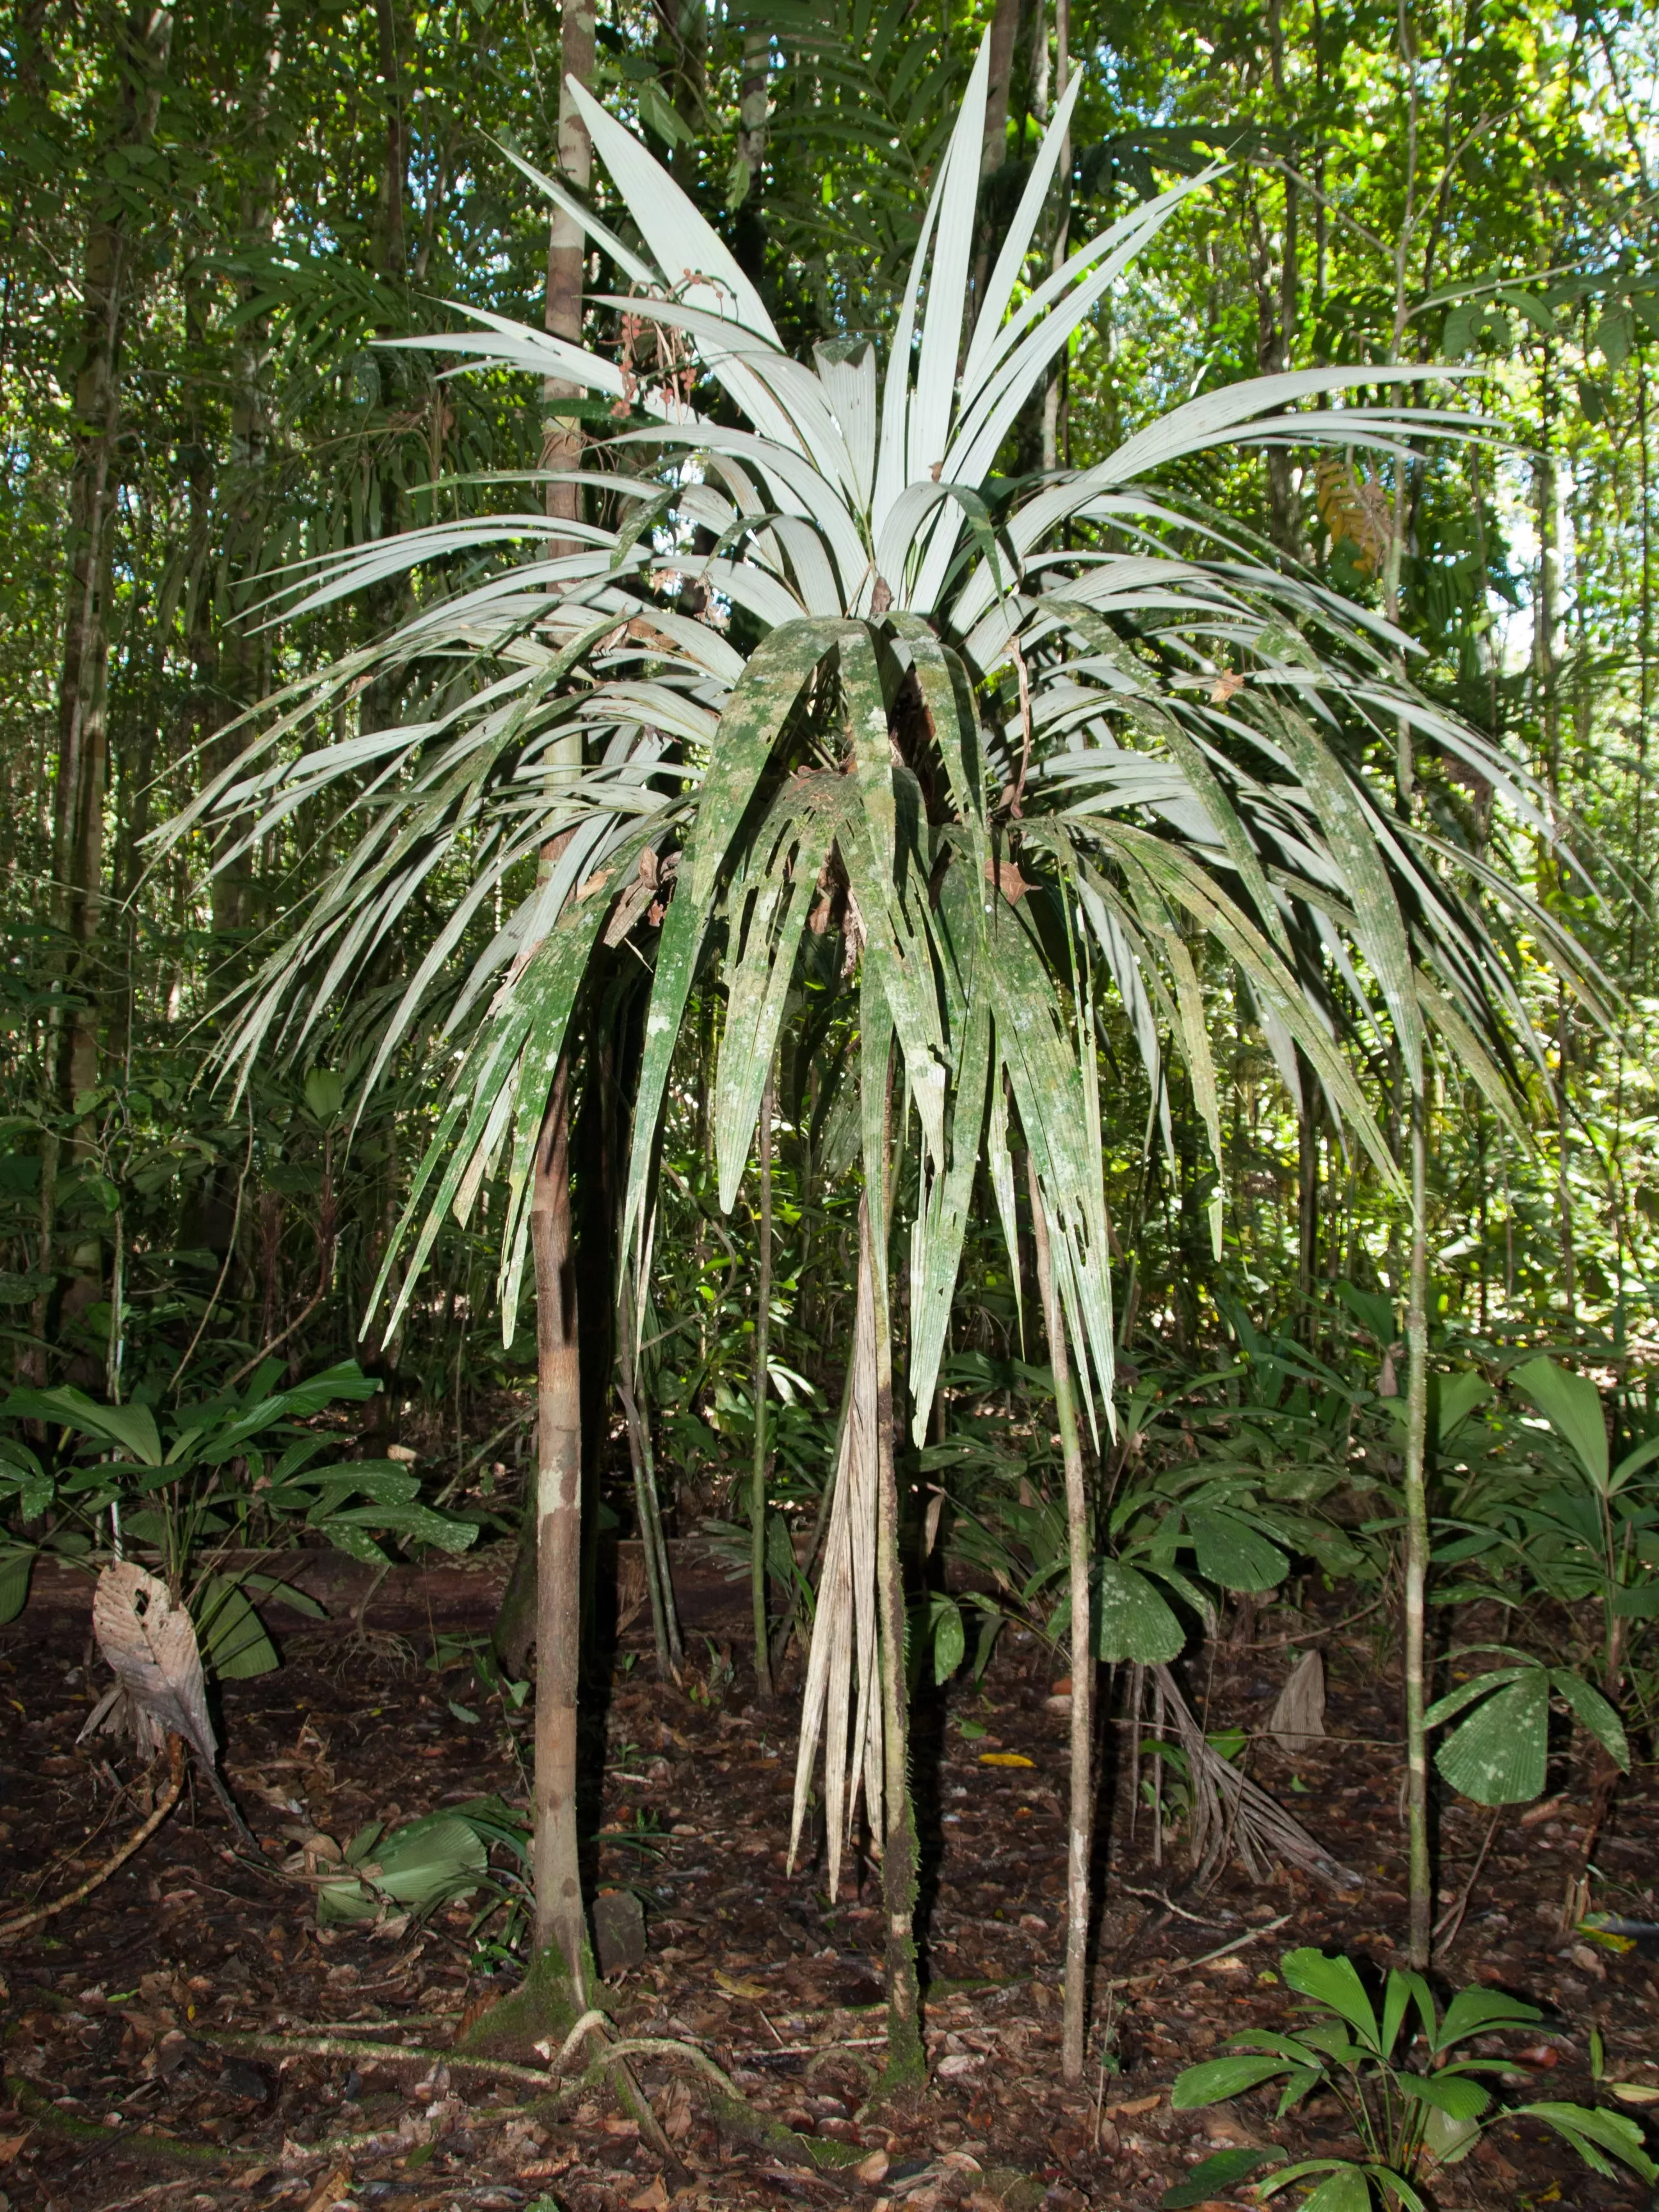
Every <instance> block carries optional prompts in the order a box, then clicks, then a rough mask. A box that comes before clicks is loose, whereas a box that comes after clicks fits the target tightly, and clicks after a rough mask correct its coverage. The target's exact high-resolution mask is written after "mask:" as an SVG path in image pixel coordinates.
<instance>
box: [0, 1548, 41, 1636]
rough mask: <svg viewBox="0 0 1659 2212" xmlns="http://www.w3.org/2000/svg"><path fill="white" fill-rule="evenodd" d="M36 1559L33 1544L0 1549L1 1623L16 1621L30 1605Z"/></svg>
mask: <svg viewBox="0 0 1659 2212" xmlns="http://www.w3.org/2000/svg"><path fill="white" fill-rule="evenodd" d="M35 1557H36V1554H35V1549H34V1547H33V1544H8V1545H5V1546H3V1547H0V1623H3V1622H5V1621H8V1620H16V1618H17V1616H18V1614H19V1613H21V1611H22V1610H23V1607H25V1606H26V1605H27V1603H28V1601H29V1577H30V1576H31V1575H32V1574H33V1571H34V1561H35Z"/></svg>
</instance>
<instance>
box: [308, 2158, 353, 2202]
mask: <svg viewBox="0 0 1659 2212" xmlns="http://www.w3.org/2000/svg"><path fill="white" fill-rule="evenodd" d="M350 2187H351V2168H350V2167H349V2166H335V2167H334V2168H333V2169H332V2171H331V2172H328V2173H325V2175H324V2176H323V2179H321V2180H320V2181H319V2183H318V2185H317V2186H316V2187H315V2189H313V2191H312V2192H311V2194H310V2196H309V2197H307V2199H306V2207H305V2212H329V2207H330V2206H331V2205H334V2204H337V2203H340V2202H341V2201H342V2200H343V2198H344V2197H345V2196H346V2194H347V2192H348V2191H349V2189H350Z"/></svg>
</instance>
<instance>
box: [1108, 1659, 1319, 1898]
mask: <svg viewBox="0 0 1659 2212" xmlns="http://www.w3.org/2000/svg"><path fill="white" fill-rule="evenodd" d="M1147 1671H1148V1673H1149V1674H1150V1675H1151V1677H1152V1680H1154V1681H1155V1682H1156V1683H1157V1685H1158V1689H1159V1691H1160V1692H1161V1693H1162V1695H1163V1699H1164V1716H1165V1718H1166V1721H1167V1723H1168V1724H1169V1725H1170V1726H1171V1727H1172V1728H1173V1729H1174V1730H1175V1735H1176V1741H1177V1742H1178V1743H1179V1744H1180V1747H1181V1750H1182V1756H1183V1757H1184V1758H1185V1759H1186V1762H1187V1773H1188V1791H1189V1796H1190V1809H1189V1811H1188V1829H1189V1835H1188V1843H1189V1846H1190V1849H1191V1851H1192V1858H1193V1865H1194V1868H1195V1869H1196V1873H1195V1874H1194V1887H1196V1888H1199V1889H1204V1888H1207V1887H1208V1886H1209V1885H1210V1883H1211V1882H1212V1881H1214V1880H1215V1878H1216V1876H1217V1875H1218V1874H1219V1873H1220V1872H1221V1870H1222V1869H1223V1868H1224V1867H1225V1865H1226V1863H1227V1862H1228V1861H1229V1859H1233V1858H1236V1859H1237V1861H1238V1863H1239V1864H1240V1865H1241V1866H1242V1867H1243V1869H1244V1870H1245V1872H1246V1873H1247V1874H1248V1875H1249V1876H1250V1877H1251V1879H1252V1880H1253V1881H1266V1880H1267V1877H1268V1875H1271V1874H1272V1873H1273V1870H1274V1869H1275V1868H1276V1867H1281V1866H1291V1867H1295V1868H1296V1869H1297V1871H1298V1872H1299V1873H1302V1874H1307V1875H1312V1876H1313V1877H1314V1879H1315V1880H1316V1881H1322V1882H1323V1883H1324V1884H1325V1885H1326V1886H1327V1887H1328V1888H1331V1889H1334V1890H1339V1891H1340V1890H1348V1889H1357V1888H1358V1887H1359V1876H1358V1875H1357V1874H1355V1873H1354V1872H1353V1871H1352V1869H1351V1868H1348V1867H1345V1866H1344V1865H1342V1864H1341V1863H1340V1861H1339V1860H1337V1859H1334V1858H1333V1857H1331V1855H1330V1853H1329V1852H1328V1850H1325V1848H1324V1846H1323V1845H1322V1844H1319V1843H1316V1841H1315V1839H1314V1838H1313V1837H1312V1836H1310V1834H1309V1833H1308V1831H1307V1830H1306V1829H1305V1828H1304V1826H1303V1825H1302V1823H1301V1822H1300V1821H1299V1820H1297V1819H1296V1818H1295V1817H1294V1816H1293V1815H1292V1814H1289V1813H1287V1812H1286V1811H1285V1808H1284V1807H1283V1806H1282V1805H1280V1804H1279V1802H1277V1800H1276V1799H1274V1798H1273V1797H1270V1796H1268V1795H1267V1791H1266V1790H1264V1789H1262V1788H1261V1784H1259V1783H1255V1782H1252V1781H1251V1779H1250V1778H1249V1775H1248V1774H1245V1773H1243V1772H1241V1771H1240V1770H1239V1769H1238V1768H1237V1766H1235V1765H1233V1763H1232V1761H1231V1759H1224V1758H1223V1757H1222V1756H1221V1753H1219V1752H1218V1750H1217V1749H1216V1748H1215V1747H1214V1745H1213V1744H1212V1743H1211V1742H1210V1741H1209V1739H1208V1738H1207V1737H1206V1735H1205V1733H1204V1731H1203V1729H1201V1728H1200V1726H1199V1724H1198V1723H1197V1722H1196V1721H1195V1720H1194V1717H1193V1715H1192V1712H1191V1711H1190V1709H1189V1708H1188V1704H1187V1700H1186V1699H1184V1698H1183V1697H1182V1694H1181V1691H1180V1689H1179V1687H1178V1686H1177V1684H1176V1679H1175V1676H1174V1675H1173V1674H1171V1673H1170V1670H1169V1668H1167V1667H1153V1668H1149V1669H1148V1670H1147ZM1137 1719H1138V1716H1137Z"/></svg>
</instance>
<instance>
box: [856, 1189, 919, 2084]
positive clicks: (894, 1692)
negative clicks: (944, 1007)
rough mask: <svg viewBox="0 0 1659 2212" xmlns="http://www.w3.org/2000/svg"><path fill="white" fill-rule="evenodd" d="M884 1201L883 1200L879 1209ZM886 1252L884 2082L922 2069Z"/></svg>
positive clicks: (879, 1399)
mask: <svg viewBox="0 0 1659 2212" xmlns="http://www.w3.org/2000/svg"><path fill="white" fill-rule="evenodd" d="M885 1212H886V1209H885V1207H884V1208H883V1213H884V1215H885ZM859 1236H860V1241H861V1242H862V1243H868V1242H869V1240H870V1238H871V1237H872V1228H871V1221H870V1203H869V1200H868V1199H867V1198H866V1199H865V1200H863V1201H862V1202H861V1203H860V1207H859ZM885 1257H886V1255H885V1254H884V1253H875V1254H872V1260H873V1261H874V1264H873V1265H872V1267H871V1270H870V1279H871V1281H872V1285H873V1291H874V1304H875V1324H876V1332H875V1337H876V1483H877V1490H876V1577H877V1596H876V1602H877V1607H878V1613H879V1617H880V1623H881V1627H880V1638H881V1718H882V1735H883V1742H882V1790H883V1795H884V1801H885V1802H884V1835H883V1838H882V1857H881V1890H882V1903H883V1905H884V1907H885V1910H886V1914H887V1943H886V1949H887V2069H886V2072H885V2074H884V2076H883V2084H884V2087H886V2088H888V2089H895V2088H898V2087H902V2086H903V2085H905V2084H907V2083H909V2084H916V2083H920V2082H921V2080H922V2078H923V2076H924V2075H925V2073H926V2071H927V2057H926V2054H925V2053H924V2051H923V2050H922V2043H921V1991H920V1988H919V1985H918V1983H917V1979H916V1934H915V1918H916V1893H917V1884H916V1874H917V1859H918V1851H917V1845H916V1816H915V1806H914V1804H913V1803H912V1802H911V1797H910V1726H909V1719H910V1717H909V1694H908V1684H907V1682H906V1680H905V1671H904V1568H903V1562H902V1559H901V1557H900V1554H899V1497H898V1474H897V1469H896V1466H895V1464H894V1457H893V1336H892V1328H891V1323H890V1315H889V1310H888V1297H887V1268H886V1266H885V1264H884V1262H885Z"/></svg>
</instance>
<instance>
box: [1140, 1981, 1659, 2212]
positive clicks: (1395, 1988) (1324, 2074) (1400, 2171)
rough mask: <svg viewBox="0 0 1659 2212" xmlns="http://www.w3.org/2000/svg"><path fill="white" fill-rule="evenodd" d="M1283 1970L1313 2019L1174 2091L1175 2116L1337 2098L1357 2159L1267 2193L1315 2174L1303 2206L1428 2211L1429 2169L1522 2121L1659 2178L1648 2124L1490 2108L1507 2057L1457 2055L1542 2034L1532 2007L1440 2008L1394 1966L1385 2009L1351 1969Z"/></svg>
mask: <svg viewBox="0 0 1659 2212" xmlns="http://www.w3.org/2000/svg"><path fill="white" fill-rule="evenodd" d="M1279 1967H1280V1972H1281V1973H1282V1974H1283V1976H1284V1979H1285V1985H1286V1986H1287V1987H1288V1988H1289V1989H1291V1990H1294V1991H1295V1992H1296V1994H1297V1996H1299V1997H1300V1998H1301V1999H1302V2000H1303V2002H1302V2006H1301V2011H1302V2013H1303V2015H1304V2024H1303V2025H1302V2026H1301V2027H1298V2028H1297V2032H1296V2033H1294V2034H1291V2035H1276V2034H1275V2035H1250V2036H1239V2037H1237V2038H1235V2039H1233V2041H1232V2043H1231V2045H1229V2046H1228V2048H1229V2050H1230V2051H1233V2052H1234V2053H1236V2054H1237V2055H1235V2056H1231V2057H1223V2058H1213V2059H1208V2060H1206V2061H1205V2063H1203V2064H1201V2065H1198V2066H1189V2067H1188V2068H1187V2069H1186V2070H1185V2072H1184V2073H1182V2074H1181V2075H1177V2077H1176V2083H1175V2087H1173V2089H1172V2090H1171V2091H1170V2103H1171V2104H1172V2105H1173V2106H1174V2107H1175V2109H1176V2111H1177V2112H1191V2111H1194V2110H1197V2109H1200V2108H1202V2107H1203V2106H1207V2105H1217V2104H1222V2103H1225V2101H1226V2100H1228V2099H1230V2098H1232V2097H1237V2096H1242V2095H1244V2094H1246V2093H1248V2092H1249V2091H1250V2090H1252V2089H1255V2088H1259V2087H1263V2086H1265V2085H1266V2084H1267V2083H1268V2082H1270V2081H1282V2082H1283V2084H1284V2086H1283V2088H1282V2089H1281V2091H1280V2093H1279V2104H1278V2108H1277V2110H1278V2117H1279V2118H1281V2119H1282V2118H1285V2115H1286V2114H1287V2113H1289V2112H1294V2111H1295V2110H1296V2109H1297V2106H1300V2105H1302V2104H1303V2103H1304V2102H1305V2101H1306V2100H1307V2099H1308V2098H1309V2096H1310V2095H1311V2094H1313V2093H1316V2092H1317V2091H1320V2090H1327V2091H1330V2092H1332V2093H1334V2095H1335V2097H1336V2099H1337V2101H1338V2102H1339V2103H1340V2106H1342V2109H1343V2111H1344V2112H1345V2114H1346V2118H1347V2120H1348V2123H1349V2124H1350V2126H1351V2127H1352V2130H1353V2132H1354V2134H1355V2136H1357V2138H1358V2142H1359V2143H1360V2145H1361V2147H1362V2156H1361V2157H1360V2158H1359V2159H1358V2160H1351V2159H1307V2160H1300V2161H1294V2162H1292V2163H1291V2164H1289V2165H1286V2166H1282V2167H1280V2168H1279V2170H1278V2171H1277V2172H1274V2173H1273V2174H1272V2175H1271V2176H1270V2177H1269V2178H1268V2179H1267V2180H1265V2181H1263V2182H1261V2184H1259V2185H1258V2192H1257V2193H1258V2194H1259V2195H1260V2196H1261V2197H1264V2198H1265V2197H1273V2196H1274V2195H1276V2194H1277V2192H1278V2191H1279V2190H1281V2189H1284V2188H1287V2187H1288V2186H1289V2185H1291V2183H1293V2182H1297V2181H1301V2182H1307V2181H1310V2180H1312V2179H1314V2178H1315V2177H1316V2176H1317V2177H1319V2179H1318V2185H1317V2187H1316V2189H1315V2190H1314V2191H1313V2192H1312V2194H1311V2195H1310V2196H1309V2197H1305V2198H1304V2200H1303V2201H1304V2203H1306V2204H1310V2205H1320V2206H1322V2207H1323V2208H1325V2212H1346V2208H1348V2207H1350V2206H1351V2207H1352V2208H1353V2212H1364V2208H1365V2207H1366V2206H1367V2205H1369V2204H1370V2203H1371V2202H1372V2199H1373V2197H1375V2199H1376V2202H1377V2203H1380V2204H1382V2205H1383V2206H1386V2207H1395V2208H1398V2207H1406V2208H1408V2209H1409V2212H1425V2198H1424V2197H1423V2195H1422V2193H1421V2191H1420V2190H1419V2181H1420V2180H1421V2179H1422V2175H1423V2171H1424V2168H1425V2164H1426V2163H1427V2162H1428V2161H1429V2160H1432V2161H1433V2162H1434V2163H1435V2164H1436V2165H1437V2166H1449V2165H1453V2164H1455V2163H1456V2161H1457V2160H1460V2159H1462V2158H1466V2157H1467V2156H1468V2154H1469V2152H1470V2151H1471V2150H1472V2149H1473V2148H1474V2145H1475V2144H1476V2143H1477V2142H1479V2141H1480V2137H1481V2136H1482V2135H1483V2134H1484V2133H1485V2132H1486V2130H1489V2129H1491V2128H1494V2127H1498V2126H1501V2125H1503V2124H1505V2123H1506V2122H1508V2121H1511V2120H1516V2119H1522V2118H1532V2119H1536V2120H1540V2121H1541V2122H1542V2123H1543V2124H1545V2125H1546V2126H1547V2127H1548V2128H1551V2129H1553V2130H1554V2132H1555V2133H1556V2134H1557V2135H1559V2136H1560V2137H1561V2138H1562V2140H1563V2141H1564V2142H1566V2143H1568V2144H1569V2145H1570V2146H1571V2148H1572V2149H1574V2150H1575V2151H1577V2154H1578V2155H1579V2157H1580V2158H1582V2159H1583V2161H1584V2163H1585V2164H1586V2165H1587V2166H1589V2167H1590V2168H1591V2169H1592V2171H1593V2172H1596V2173H1601V2174H1610V2173H1612V2172H1613V2170H1614V2169H1613V2160H1617V2161H1618V2162H1619V2163H1620V2165H1622V2166H1626V2167H1628V2168H1629V2170H1630V2171H1631V2172H1633V2173H1635V2174H1636V2175H1637V2176H1638V2178H1639V2179H1642V2180H1644V2181H1647V2182H1650V2183H1651V2182H1653V2181H1655V2180H1656V2179H1659V2166H1655V2165H1654V2163H1653V2161H1652V2160H1651V2159H1650V2158H1649V2156H1648V2154H1647V2152H1646V2150H1645V2148H1644V2146H1643V2141H1642V2131H1641V2130H1640V2128H1639V2127H1638V2125H1637V2124H1636V2123H1635V2121H1633V2120H1632V2119H1628V2118H1626V2117H1625V2115H1624V2114H1623V2113H1620V2112H1604V2111H1601V2110H1600V2109H1599V2108H1595V2107H1591V2106H1583V2105H1571V2104H1564V2103H1557V2102H1544V2103H1538V2104H1526V2105H1520V2106H1513V2107H1501V2106H1494V2103H1493V2100H1492V2093H1491V2091H1490V2090H1489V2089H1488V2088H1486V2087H1485V2086H1484V2085H1483V2082H1482V2080H1481V2078H1480V2077H1481V2076H1483V2075H1497V2074H1502V2073H1503V2072H1504V2069H1505V2066H1506V2064H1507V2061H1505V2060H1504V2059H1502V2058H1492V2057H1475V2056H1471V2055H1469V2054H1468V2052H1466V2051H1463V2050H1462V2046H1463V2045H1468V2043H1470V2042H1471V2041H1473V2040H1474V2039H1475V2038H1476V2037H1482V2038H1484V2037H1486V2036H1488V2035H1491V2034H1492V2033H1501V2032H1502V2031H1504V2029H1508V2028H1521V2027H1532V2026H1535V2025H1536V2023H1538V2022H1539V2021H1541V2020H1542V2018H1543V2015H1542V2014H1541V2012H1539V2011H1538V2009H1537V2008H1536V2007H1535V2006H1533V2005H1529V2004H1525V2003H1523V2002H1522V2001H1521V2000H1520V1999H1519V1998H1518V1997H1512V1996H1509V1995H1507V1994H1506V1993H1505V1992H1504V1991H1503V1990H1492V1989H1487V1988H1485V1987H1476V1988H1472V1989H1466V1990H1458V1991H1457V1993H1456V1995H1455V1996H1454V1997H1453V1998H1452V1999H1451V2001H1450V2002H1449V2004H1448V2005H1447V2006H1446V2008H1445V2009H1444V2011H1442V2010H1441V2009H1440V2008H1439V2006H1438V2005H1437V2002H1436V2000H1435V1997H1434V1995H1433V1993H1432V1991H1431V1990H1430V1988H1429V1985H1428V1984H1427V1983H1426V1982H1425V1980H1424V1978H1423V1977H1422V1976H1421V1975H1420V1974H1413V1973H1402V1972H1400V1971H1398V1970H1397V1969H1395V1968H1391V1969H1390V1970H1389V1973H1388V1975H1387V1977H1386V1978H1385V1980H1384V1982H1383V1990H1382V1993H1381V2003H1380V2005H1379V2004H1378V2002H1376V1999H1374V1997H1373V1996H1372V1995H1371V1993H1370V1990H1368V1989H1367V1987H1366V1985H1365V1984H1364V1981H1363V1980H1362V1979H1361V1978H1360V1975H1359V1973H1358V1970H1357V1969H1356V1967H1355V1966H1353V1964H1352V1961H1351V1960H1347V1959H1344V1958H1328V1957H1327V1956H1325V1954H1323V1953H1322V1952H1319V1951H1315V1950H1299V1951H1288V1952H1286V1953H1285V1955H1284V1957H1283V1958H1282V1959H1281V1960H1280V1961H1279ZM1166 2201H1167V2200H1166Z"/></svg>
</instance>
